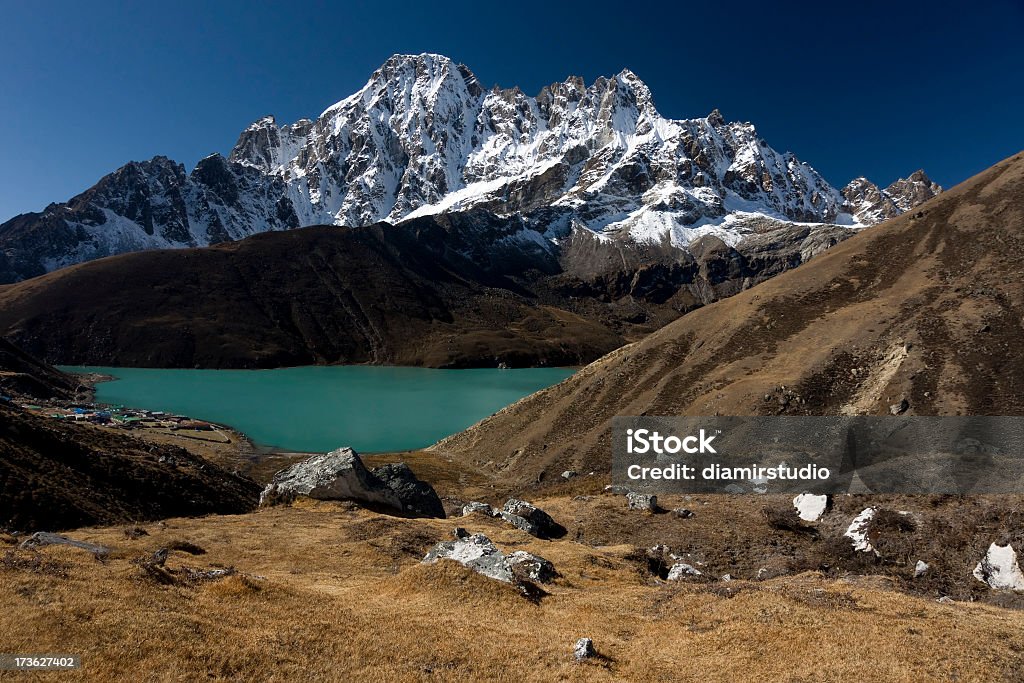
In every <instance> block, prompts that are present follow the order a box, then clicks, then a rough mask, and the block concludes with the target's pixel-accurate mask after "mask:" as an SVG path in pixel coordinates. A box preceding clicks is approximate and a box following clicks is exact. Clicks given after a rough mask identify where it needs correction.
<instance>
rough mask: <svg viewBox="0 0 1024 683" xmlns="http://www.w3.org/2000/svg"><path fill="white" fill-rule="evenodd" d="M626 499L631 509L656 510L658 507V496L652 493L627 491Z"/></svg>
mask: <svg viewBox="0 0 1024 683" xmlns="http://www.w3.org/2000/svg"><path fill="white" fill-rule="evenodd" d="M626 501H627V502H628V504H629V509H630V510H643V511H645V512H654V511H655V510H657V509H658V497H657V496H656V495H654V494H652V493H633V492H630V493H627V494H626Z"/></svg>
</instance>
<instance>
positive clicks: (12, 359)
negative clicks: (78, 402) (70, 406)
mask: <svg viewBox="0 0 1024 683" xmlns="http://www.w3.org/2000/svg"><path fill="white" fill-rule="evenodd" d="M79 388H80V384H79V382H78V380H76V379H75V378H74V377H72V376H71V375H68V374H66V373H63V372H61V371H60V370H57V369H56V368H53V367H51V366H49V365H47V364H46V363H43V362H41V361H40V360H38V359H37V358H34V357H33V356H30V355H29V354H27V353H25V352H24V351H22V350H21V349H19V348H18V347H17V346H15V345H14V344H12V343H11V342H9V341H8V340H6V339H4V338H2V337H0V393H3V394H6V395H8V396H11V395H14V396H24V397H27V398H29V399H49V398H64V399H69V398H73V397H74V395H75V393H76V392H77V390H78V389H79Z"/></svg>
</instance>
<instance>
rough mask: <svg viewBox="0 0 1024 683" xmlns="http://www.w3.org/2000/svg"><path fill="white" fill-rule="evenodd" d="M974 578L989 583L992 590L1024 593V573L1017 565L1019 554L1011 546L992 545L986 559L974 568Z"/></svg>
mask: <svg viewBox="0 0 1024 683" xmlns="http://www.w3.org/2000/svg"><path fill="white" fill-rule="evenodd" d="M974 578H976V579H978V580H979V581H983V582H985V583H987V584H988V585H989V587H990V588H996V589H1001V590H1015V591H1024V573H1021V570H1020V565H1019V564H1017V553H1016V552H1015V551H1014V549H1013V546H1012V545H1009V544H1007V545H997V544H995V543H993V544H992V545H990V546H989V547H988V552H987V553H985V557H984V558H983V559H982V560H981V562H979V563H978V566H977V567H975V568H974Z"/></svg>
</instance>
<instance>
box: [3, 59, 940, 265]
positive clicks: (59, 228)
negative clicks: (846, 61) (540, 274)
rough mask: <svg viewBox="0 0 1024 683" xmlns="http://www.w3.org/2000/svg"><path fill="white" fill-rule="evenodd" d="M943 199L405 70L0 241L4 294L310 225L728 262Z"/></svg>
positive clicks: (127, 172)
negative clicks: (410, 223) (387, 228)
mask: <svg viewBox="0 0 1024 683" xmlns="http://www.w3.org/2000/svg"><path fill="white" fill-rule="evenodd" d="M940 189H941V188H939V187H938V186H937V185H935V184H934V183H932V182H931V181H930V180H928V179H927V177H926V176H924V174H923V173H922V172H918V173H915V174H914V175H912V176H910V178H908V179H906V180H899V181H897V182H896V183H893V184H892V185H891V186H889V187H888V188H886V189H884V190H883V189H880V188H878V187H877V186H875V185H874V184H872V183H871V182H870V181H867V180H866V179H863V178H858V179H857V180H855V181H853V182H852V183H851V184H850V185H848V186H847V187H846V188H844V189H843V190H842V191H840V190H837V189H836V188H833V187H832V186H830V185H829V184H828V183H827V182H826V181H825V180H824V179H823V178H822V177H821V176H820V175H819V174H818V173H817V172H816V171H815V170H814V169H813V168H812V167H811V166H809V165H808V164H806V163H804V162H802V161H800V160H799V159H797V158H796V157H795V156H794V155H793V154H791V153H788V152H787V153H779V152H777V151H775V150H774V149H772V148H771V147H770V146H768V144H767V143H766V142H765V141H764V140H763V139H762V138H761V137H760V136H759V135H758V134H757V132H756V130H755V129H754V127H753V126H752V125H751V124H749V123H738V122H727V121H726V120H725V119H724V118H723V117H722V115H721V114H720V113H719V112H717V111H715V112H712V113H711V115H709V116H707V117H706V118H697V119H687V120H672V119H666V118H664V117H663V116H661V114H659V113H658V111H657V109H656V108H655V105H654V100H653V96H652V94H651V92H650V90H649V89H648V88H647V86H646V85H645V84H644V83H643V82H642V81H641V80H640V79H639V78H638V77H637V76H636V75H635V74H633V73H632V72H630V71H628V70H624V71H622V72H621V73H619V74H618V75H616V76H614V77H611V78H603V77H602V78H599V79H597V80H596V81H595V82H594V83H593V84H591V85H589V86H587V85H586V84H584V82H583V81H582V80H581V79H579V78H576V77H572V78H569V79H568V80H566V81H564V82H561V83H554V84H552V85H550V86H548V87H545V88H544V89H543V90H542V91H541V92H540V93H539V94H538V95H537V96H535V97H531V96H527V95H525V94H524V93H522V92H521V91H520V90H519V89H518V88H511V89H501V88H497V87H495V88H493V89H490V90H487V89H484V88H483V87H482V86H481V85H480V83H479V82H478V80H477V78H476V77H475V76H474V75H473V73H472V72H471V71H470V70H469V69H468V68H467V67H465V66H463V65H461V64H456V63H454V62H452V61H451V60H449V59H448V58H446V57H442V56H439V55H431V54H422V55H395V56H394V57H392V58H390V59H389V60H388V61H387V62H386V63H385V64H384V65H382V66H381V67H380V68H379V69H378V70H377V71H375V72H374V73H373V75H372V76H371V77H370V79H369V81H368V82H367V83H366V85H365V86H364V87H363V88H362V89H360V90H359V91H358V92H356V93H355V94H353V95H351V96H350V97H347V98H346V99H344V100H342V101H340V102H338V103H337V104H335V105H333V106H331V107H329V108H328V109H327V110H326V111H324V112H323V113H322V114H321V115H320V116H319V117H318V118H316V119H315V120H308V119H303V120H301V121H297V122H295V123H292V124H288V125H278V124H277V122H276V121H275V120H274V118H273V117H269V116H268V117H264V118H262V119H260V120H258V121H256V122H255V123H253V124H252V125H251V126H249V127H248V128H246V129H245V130H244V131H243V132H242V134H241V136H240V137H239V139H238V141H237V143H236V145H235V147H234V149H233V150H232V151H231V153H230V155H229V156H228V157H227V158H224V157H222V156H220V155H218V154H213V155H211V156H209V157H207V158H205V159H203V160H202V161H200V162H199V163H198V164H197V166H196V167H195V168H194V169H192V171H191V172H186V169H185V168H184V167H183V166H182V165H181V164H178V163H175V162H174V161H172V160H170V159H168V158H166V157H160V156H158V157H154V158H153V159H151V160H149V161H143V162H132V163H129V164H126V165H125V166H123V167H122V168H120V169H118V170H117V171H115V172H113V173H111V174H110V175H108V176H106V177H104V178H102V179H101V180H100V181H99V182H98V183H97V184H96V185H95V186H93V187H92V188H90V189H88V190H86V191H85V192H83V193H82V194H80V195H78V196H76V197H74V198H72V199H70V200H68V201H67V202H65V203H60V204H51V205H50V206H48V207H46V209H44V210H43V211H42V212H40V213H29V214H23V215H20V216H16V217H14V218H12V219H10V220H9V221H7V222H6V223H4V224H2V225H0V282H15V281H20V280H24V279H27V278H31V277H34V276H37V275H41V274H43V273H45V272H49V271H52V270H55V269H58V268H61V267H64V266H68V265H72V264H75V263H80V262H83V261H89V260H92V259H96V258H100V257H104V256H109V255H114V254H120V253H126V252H133V251H142V250H150V249H158V248H185V247H197V246H207V245H212V244H217V243H221V242H225V241H230V240H238V239H242V238H244V237H247V236H250V235H253V234H256V233H262V232H268V231H282V230H290V229H294V228H297V227H302V226H312V225H344V226H350V227H361V226H367V225H372V224H375V223H378V222H382V221H385V222H388V223H391V224H396V223H400V222H402V221H404V220H408V219H410V218H417V217H422V216H427V215H434V214H440V213H458V212H463V211H467V210H471V209H477V210H486V211H488V212H490V213H492V214H494V215H496V216H499V217H506V218H508V217H517V218H518V219H519V221H518V223H517V225H518V226H519V228H520V232H521V233H522V235H520V236H519V239H520V241H525V240H532V241H537V242H545V243H547V244H548V245H552V246H556V245H558V244H559V243H561V242H562V241H563V240H564V239H565V238H566V236H568V235H570V234H571V233H572V232H573V231H575V230H585V231H587V232H589V233H591V234H593V235H597V236H599V238H600V239H602V240H611V241H619V242H628V243H636V244H643V245H661V244H664V245H668V246H671V247H672V248H674V249H676V250H680V251H688V250H689V248H690V245H691V243H692V242H693V241H694V240H696V239H699V238H701V237H703V236H706V235H712V236H715V237H717V238H718V239H721V240H722V241H724V242H725V243H726V244H727V245H728V246H730V247H736V246H738V245H739V244H740V243H741V242H742V241H743V240H744V239H747V238H748V237H750V236H752V235H757V234H758V232H759V226H760V221H761V219H765V218H766V219H771V220H773V221H781V222H790V223H794V222H795V223H813V224H827V225H843V226H847V227H850V226H858V225H866V224H871V223H875V222H877V221H879V220H883V219H886V218H891V217H893V216H895V215H898V214H900V213H902V212H904V211H907V210H908V209H910V208H912V207H913V206H915V205H916V204H918V203H920V202H921V201H924V200H926V199H928V198H929V197H931V196H933V195H934V194H935V193H937V192H938V191H939V190H940Z"/></svg>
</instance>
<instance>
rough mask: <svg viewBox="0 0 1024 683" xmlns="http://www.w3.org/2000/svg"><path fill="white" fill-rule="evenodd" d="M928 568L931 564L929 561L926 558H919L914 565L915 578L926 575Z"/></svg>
mask: <svg viewBox="0 0 1024 683" xmlns="http://www.w3.org/2000/svg"><path fill="white" fill-rule="evenodd" d="M928 569H929V565H928V563H927V562H925V561H924V560H918V561H917V564H916V565H914V578H915V579H917V578H920V577H922V576H924V575H925V573H926V572H927V571H928Z"/></svg>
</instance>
